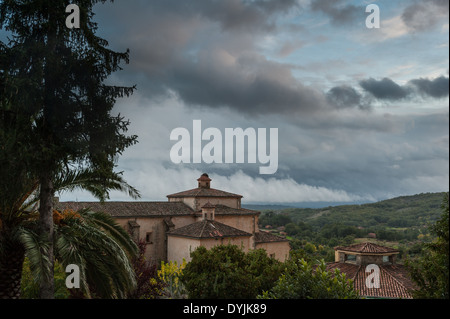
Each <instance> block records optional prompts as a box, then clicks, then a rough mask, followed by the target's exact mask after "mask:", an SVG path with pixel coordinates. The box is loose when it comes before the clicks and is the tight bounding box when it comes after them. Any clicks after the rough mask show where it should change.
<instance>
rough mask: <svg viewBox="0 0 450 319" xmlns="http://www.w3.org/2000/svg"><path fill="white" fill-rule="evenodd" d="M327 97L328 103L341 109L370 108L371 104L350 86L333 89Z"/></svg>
mask: <svg viewBox="0 0 450 319" xmlns="http://www.w3.org/2000/svg"><path fill="white" fill-rule="evenodd" d="M326 95H327V100H328V102H329V103H330V104H332V105H334V106H335V107H337V108H339V109H341V108H350V107H359V108H361V109H367V108H369V104H368V103H367V102H365V101H364V98H363V96H362V95H361V94H360V93H359V92H358V91H356V90H355V89H354V88H353V87H351V86H348V85H341V86H336V87H333V88H332V89H330V90H329V91H328V92H327V94H326Z"/></svg>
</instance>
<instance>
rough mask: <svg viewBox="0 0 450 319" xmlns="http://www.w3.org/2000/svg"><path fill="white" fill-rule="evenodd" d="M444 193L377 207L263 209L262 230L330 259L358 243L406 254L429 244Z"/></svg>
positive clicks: (429, 194) (374, 204) (367, 205)
mask: <svg viewBox="0 0 450 319" xmlns="http://www.w3.org/2000/svg"><path fill="white" fill-rule="evenodd" d="M444 194H445V193H426V194H418V195H413V196H402V197H397V198H393V199H389V200H384V201H381V202H377V203H371V204H363V205H343V206H334V207H327V208H320V209H311V208H286V209H281V210H266V211H263V212H262V214H261V216H260V218H259V222H260V227H261V228H262V229H265V230H267V231H271V232H274V233H278V234H281V235H284V236H286V237H287V238H289V239H291V244H292V246H293V248H294V249H295V248H304V249H307V250H309V251H310V252H312V253H316V254H318V255H321V256H322V257H324V258H325V259H327V261H331V260H332V258H333V249H332V248H333V247H334V246H336V245H341V244H351V243H354V242H358V241H364V240H366V241H367V240H371V241H382V242H383V244H385V245H389V246H393V247H395V248H397V249H400V250H401V251H402V252H404V253H407V254H411V255H413V254H415V253H417V249H416V248H415V247H417V244H419V243H420V242H424V241H429V240H431V238H430V235H429V231H428V226H429V225H430V224H432V223H434V222H435V221H436V220H437V219H439V217H440V215H441V205H442V200H443V198H444Z"/></svg>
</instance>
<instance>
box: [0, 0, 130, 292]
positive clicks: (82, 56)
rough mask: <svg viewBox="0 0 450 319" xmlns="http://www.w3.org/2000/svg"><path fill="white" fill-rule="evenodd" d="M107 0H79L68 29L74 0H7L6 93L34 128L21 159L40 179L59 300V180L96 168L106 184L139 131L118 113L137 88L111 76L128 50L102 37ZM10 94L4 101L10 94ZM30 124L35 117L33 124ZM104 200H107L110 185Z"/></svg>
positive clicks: (0, 15) (3, 22) (1, 16)
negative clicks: (99, 7) (132, 132)
mask: <svg viewBox="0 0 450 319" xmlns="http://www.w3.org/2000/svg"><path fill="white" fill-rule="evenodd" d="M99 2H101V3H104V2H106V1H105V0H79V1H77V5H78V7H79V9H80V28H73V29H70V28H68V27H67V26H66V17H67V15H68V13H66V7H67V6H68V5H69V4H70V1H68V0H56V1H55V0H3V1H0V28H2V29H5V30H7V31H8V32H10V34H11V36H10V41H9V43H7V44H2V54H1V55H2V65H1V67H2V68H4V69H3V70H1V71H2V72H1V74H2V81H1V83H2V85H3V93H2V94H4V95H5V96H6V95H7V97H8V105H9V106H10V108H11V112H12V113H14V114H17V115H19V116H20V117H21V118H25V119H26V120H24V122H25V123H28V125H30V126H29V127H28V128H27V130H29V131H31V132H32V133H31V134H28V135H27V137H26V138H24V140H22V141H21V144H22V145H24V146H26V147H24V152H26V154H23V153H22V154H21V156H20V160H21V161H24V166H26V169H27V170H28V172H29V173H30V174H35V175H36V176H37V178H38V181H39V184H40V207H39V215H40V217H39V219H40V233H41V236H42V239H43V240H44V242H45V243H46V245H44V246H45V247H46V249H45V251H43V257H44V258H43V260H44V261H45V262H46V263H47V267H46V269H47V271H46V276H44V279H45V280H42V282H41V287H40V288H41V298H53V290H54V288H53V258H54V257H53V219H52V214H53V197H54V186H53V182H54V181H53V178H54V176H56V175H57V174H58V173H60V172H61V171H70V170H74V169H75V170H76V169H89V170H91V171H92V172H93V173H94V174H96V176H98V179H100V180H104V181H105V183H107V181H108V178H110V177H111V176H112V175H114V174H117V173H116V172H115V171H114V170H115V162H116V159H117V156H119V155H120V154H121V153H122V152H123V151H124V150H125V149H126V148H127V147H129V146H131V145H132V144H134V143H135V142H136V136H127V135H126V131H127V127H128V125H129V122H128V121H127V120H125V119H124V118H123V117H122V116H120V115H116V116H114V115H113V114H112V109H113V106H114V104H115V102H116V99H117V98H121V97H124V96H129V95H130V94H131V93H132V92H133V90H134V87H119V86H111V85H106V84H105V80H106V79H107V77H108V76H109V75H110V74H112V73H113V72H115V71H118V70H120V64H121V63H128V58H129V52H128V50H127V51H126V52H114V51H112V50H111V49H109V48H108V42H107V41H106V40H105V39H102V38H100V37H98V36H97V35H96V30H97V24H96V23H95V22H94V21H93V17H94V13H93V7H94V5H96V4H97V3H99ZM5 96H3V97H2V98H5ZM27 121H28V122H27ZM100 192H103V194H102V195H101V197H103V198H106V197H107V193H106V192H105V189H103V190H102V189H100Z"/></svg>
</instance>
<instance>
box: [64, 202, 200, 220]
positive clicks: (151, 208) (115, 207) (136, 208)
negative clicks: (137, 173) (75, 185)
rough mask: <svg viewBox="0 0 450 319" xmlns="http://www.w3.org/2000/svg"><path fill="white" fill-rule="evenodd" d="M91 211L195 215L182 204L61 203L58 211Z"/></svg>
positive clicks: (146, 215)
mask: <svg viewBox="0 0 450 319" xmlns="http://www.w3.org/2000/svg"><path fill="white" fill-rule="evenodd" d="M87 208H88V209H91V210H93V211H101V212H104V213H107V214H110V215H111V216H113V217H160V216H181V215H193V214H194V211H193V210H192V209H191V208H190V207H189V206H187V205H186V204H184V203H182V202H105V203H100V202H59V203H58V204H57V205H56V209H73V210H75V211H77V210H80V209H87Z"/></svg>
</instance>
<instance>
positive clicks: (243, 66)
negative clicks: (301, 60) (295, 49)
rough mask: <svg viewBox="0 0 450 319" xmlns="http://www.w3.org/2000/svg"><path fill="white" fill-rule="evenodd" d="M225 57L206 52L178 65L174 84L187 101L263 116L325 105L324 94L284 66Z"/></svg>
mask: <svg viewBox="0 0 450 319" xmlns="http://www.w3.org/2000/svg"><path fill="white" fill-rule="evenodd" d="M221 54H224V53H223V52H208V53H206V52H205V54H204V55H200V58H199V60H198V61H197V62H196V63H192V62H191V63H183V64H180V65H177V66H175V68H174V69H173V70H172V72H171V78H170V84H171V87H172V88H173V89H174V90H175V91H176V92H177V93H178V94H179V96H180V97H181V99H183V101H185V102H186V103H188V104H191V105H203V106H209V107H220V106H228V107H230V108H232V109H237V110H239V111H241V112H247V113H261V114H267V113H285V114H287V113H290V114H292V113H294V114H295V113H298V112H314V111H318V110H320V109H321V108H322V106H323V105H324V104H325V99H324V97H323V94H322V93H321V92H319V91H316V90H315V89H313V88H310V87H306V86H304V85H302V84H301V83H299V82H298V81H297V80H296V79H295V78H293V76H292V74H291V71H290V69H289V68H288V67H287V66H284V65H283V64H279V63H275V62H270V61H267V60H266V59H265V58H263V57H261V56H258V55H242V56H239V57H237V58H235V59H233V57H229V56H227V55H225V56H224V57H223V58H221Z"/></svg>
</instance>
